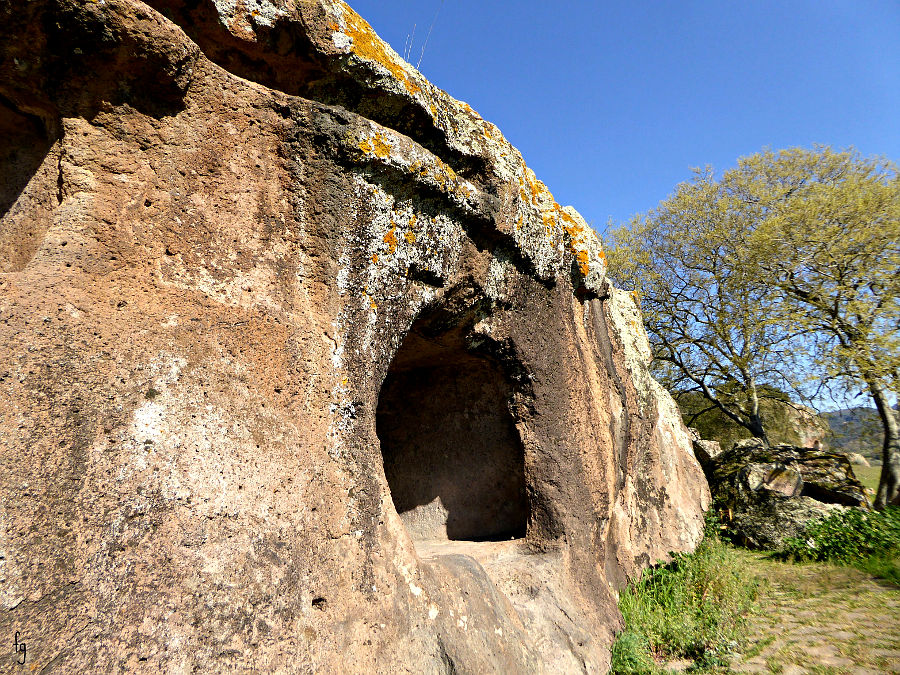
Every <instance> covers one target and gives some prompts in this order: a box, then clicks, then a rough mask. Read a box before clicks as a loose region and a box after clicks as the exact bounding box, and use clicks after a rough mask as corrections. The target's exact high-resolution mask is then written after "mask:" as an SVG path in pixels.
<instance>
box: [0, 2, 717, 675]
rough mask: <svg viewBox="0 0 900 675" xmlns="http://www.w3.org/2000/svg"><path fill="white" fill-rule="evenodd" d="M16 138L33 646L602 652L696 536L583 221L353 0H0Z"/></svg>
mask: <svg viewBox="0 0 900 675" xmlns="http://www.w3.org/2000/svg"><path fill="white" fill-rule="evenodd" d="M0 141H2V142H0V173H2V175H3V176H4V183H3V186H2V191H0V344H2V358H0V443H2V456H0V471H2V474H0V475H2V484H0V490H2V501H0V519H2V522H0V525H2V527H0V553H2V556H0V603H2V611H0V633H2V634H4V635H12V634H13V632H14V631H19V632H20V635H21V636H22V639H23V640H25V641H26V642H27V643H28V658H29V659H30V661H29V662H30V663H31V664H32V666H31V668H32V670H35V671H37V670H40V669H41V668H47V671H48V672H49V671H52V672H73V673H75V672H77V673H81V672H116V671H122V670H142V671H148V672H152V671H164V672H195V671H200V672H234V671H236V670H247V671H254V672H257V671H272V670H275V671H279V672H307V671H319V672H385V673H388V672H390V673H394V672H425V673H427V672H460V673H476V672H477V673H483V672H577V671H585V672H602V671H604V670H605V669H606V667H607V664H608V658H609V656H608V647H609V645H610V643H611V641H612V638H613V634H614V631H615V630H616V629H617V628H618V626H619V622H620V619H619V615H618V612H617V609H616V607H615V589H616V588H618V587H620V586H621V585H622V584H623V583H624V582H625V581H626V579H627V578H628V577H629V576H631V575H633V574H635V573H636V572H637V571H638V570H639V569H640V568H641V567H642V566H643V565H646V564H648V563H650V562H653V561H655V560H658V559H662V558H665V557H666V556H667V554H668V553H669V552H670V551H684V550H689V549H691V548H692V547H693V546H694V545H695V544H696V542H697V541H698V540H699V538H700V536H701V533H702V529H703V527H702V510H703V509H704V508H705V507H706V505H707V501H708V492H707V488H706V483H705V480H704V478H703V476H702V473H701V471H700V469H699V466H698V464H697V462H696V460H695V459H694V457H693V455H692V454H691V440H690V438H689V437H688V435H687V433H686V431H685V429H684V427H683V426H682V423H681V421H680V418H679V415H678V411H677V409H676V407H675V405H674V402H673V401H672V400H671V398H670V397H669V396H668V395H667V394H666V393H665V392H664V391H663V390H662V389H661V388H660V387H659V385H657V384H656V383H655V382H654V381H653V380H652V379H651V378H650V376H649V373H648V371H647V361H648V359H649V348H648V346H647V343H646V336H645V335H644V333H643V330H642V327H641V323H640V315H639V313H638V310H637V308H636V307H635V305H634V303H633V301H632V299H631V298H630V296H629V295H628V294H625V293H621V292H619V291H617V290H615V289H613V288H610V287H609V286H608V285H607V283H606V282H605V275H604V271H605V270H604V263H603V255H602V249H601V247H600V244H599V242H598V241H597V239H596V237H595V235H594V234H593V233H592V232H591V230H590V229H589V228H588V227H587V226H586V225H585V223H584V221H583V220H582V219H581V217H580V216H579V215H578V214H577V213H576V212H575V211H574V210H573V209H571V208H568V207H566V208H563V207H560V206H559V205H558V204H557V203H556V202H555V201H554V200H553V197H552V195H551V194H550V192H549V191H548V190H547V189H546V187H545V186H544V185H543V184H542V183H540V182H539V181H538V180H537V179H536V178H535V176H534V174H533V173H532V172H531V171H530V170H529V169H528V168H527V167H526V166H525V164H524V162H523V161H522V158H521V155H520V154H519V153H518V152H517V151H516V150H515V149H514V148H513V147H512V146H510V145H509V144H508V143H507V142H506V140H505V139H504V138H503V136H502V135H501V134H500V132H499V131H498V130H497V129H496V127H494V126H493V125H491V124H489V123H487V122H485V121H483V120H482V119H481V118H480V117H479V116H478V115H477V114H476V113H475V112H474V111H473V110H472V109H471V108H469V107H468V106H467V105H465V104H464V103H460V102H458V101H455V100H453V99H452V98H450V97H449V96H447V94H445V93H444V92H442V91H440V90H439V89H437V88H435V87H434V86H432V85H431V84H430V83H428V82H427V81H426V80H424V79H423V78H422V77H421V75H419V74H418V73H417V72H416V71H415V70H413V69H412V68H411V67H410V66H408V65H407V64H405V63H404V62H403V61H402V60H401V59H400V58H399V57H398V56H397V55H396V54H395V53H394V52H393V51H392V50H391V49H390V47H388V46H387V45H386V44H384V43H383V42H382V41H381V40H379V39H378V37H377V36H376V35H375V34H374V33H373V32H372V31H371V29H370V28H369V27H368V25H367V24H366V23H365V22H364V21H363V20H362V19H361V18H360V17H359V16H357V15H356V14H355V13H354V12H353V11H352V10H351V9H350V8H349V7H347V6H346V5H344V4H343V3H341V2H336V1H332V0H318V1H311V0H304V1H298V2H294V0H290V1H287V0H256V1H255V2H252V3H251V2H245V1H244V0H233V1H231V2H219V1H218V0H216V1H213V0H199V1H192V2H183V3H182V2H178V1H176V0H152V1H151V2H147V3H144V2H139V1H138V0H100V1H98V2H84V0H32V1H31V2H27V3H8V2H7V3H2V4H0ZM4 658H5V657H4Z"/></svg>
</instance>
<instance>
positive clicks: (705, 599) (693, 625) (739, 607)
mask: <svg viewBox="0 0 900 675" xmlns="http://www.w3.org/2000/svg"><path fill="white" fill-rule="evenodd" d="M672 557H673V560H672V562H670V563H668V564H666V565H661V566H657V567H654V568H651V569H649V570H646V571H645V572H644V573H643V574H642V576H641V578H640V579H638V580H637V581H635V582H633V583H632V584H630V585H629V586H628V587H627V588H626V589H625V590H624V591H623V592H622V594H621V595H620V597H619V609H620V610H621V612H622V616H623V617H624V619H625V630H624V631H623V632H622V633H621V634H620V635H619V637H618V639H617V640H616V643H615V644H614V645H613V649H612V672H613V673H633V674H652V673H657V672H661V670H660V669H659V667H658V666H657V665H656V662H657V660H664V659H691V660H693V661H694V667H695V668H703V667H713V666H717V665H725V664H726V663H727V660H728V657H729V655H730V654H732V653H734V652H736V651H738V650H739V649H740V647H741V646H742V645H743V643H744V641H745V639H746V631H745V626H746V617H747V615H748V614H749V612H750V610H751V608H752V606H753V603H754V601H755V600H756V597H757V594H758V590H759V582H758V580H757V579H756V578H749V579H748V578H747V573H746V570H744V569H742V566H741V563H740V560H739V558H738V556H737V555H736V554H735V551H734V549H733V548H732V547H730V546H729V545H727V544H725V543H723V542H722V541H720V540H719V538H718V536H717V535H716V534H715V523H713V522H710V523H709V525H708V527H707V535H706V537H705V539H704V540H703V542H702V543H701V544H700V546H699V547H698V548H697V550H696V551H695V552H694V553H690V554H673V556H672Z"/></svg>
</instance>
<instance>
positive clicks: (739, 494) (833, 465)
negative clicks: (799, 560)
mask: <svg viewBox="0 0 900 675" xmlns="http://www.w3.org/2000/svg"><path fill="white" fill-rule="evenodd" d="M703 468H704V471H705V472H706V476H707V478H708V479H709V486H710V490H711V491H712V495H713V503H714V504H715V507H716V509H717V511H718V513H719V516H720V518H722V520H723V521H724V525H725V526H726V529H727V531H728V534H729V535H730V537H731V538H732V539H735V540H737V541H739V542H740V543H742V544H744V545H746V546H750V547H753V548H762V549H777V548H779V547H780V546H781V545H782V543H783V542H784V540H785V538H787V537H798V536H801V535H802V534H803V530H804V528H805V526H806V524H807V522H809V521H810V520H812V519H814V518H818V517H821V516H825V515H828V514H829V513H831V512H832V511H834V510H835V509H840V508H846V507H859V508H865V509H868V508H870V504H869V499H868V497H867V496H866V493H865V488H863V486H862V484H861V483H860V482H859V481H858V480H857V479H856V476H855V475H854V474H853V469H852V468H851V466H850V462H849V461H848V460H847V457H846V455H844V454H843V453H839V452H829V451H825V450H818V449H813V448H798V447H795V446H790V445H778V446H775V447H771V448H767V447H765V446H764V445H763V444H762V441H760V440H759V439H750V440H746V441H741V442H738V443H735V444H734V447H733V448H732V449H731V450H728V451H727V452H724V453H722V454H720V455H718V456H716V457H713V458H711V459H710V460H708V461H704V463H703Z"/></svg>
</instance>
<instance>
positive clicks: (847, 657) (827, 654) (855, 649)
mask: <svg viewBox="0 0 900 675" xmlns="http://www.w3.org/2000/svg"><path fill="white" fill-rule="evenodd" d="M739 554H740V555H741V556H743V557H745V558H746V560H747V570H748V574H753V573H755V574H758V575H759V576H760V577H762V579H763V580H764V582H763V589H762V593H761V597H760V601H759V607H758V609H757V611H756V613H755V614H754V616H753V617H752V618H751V624H750V634H751V646H750V648H749V649H748V651H747V652H746V653H745V654H744V655H743V656H741V657H738V658H735V659H734V660H733V662H732V664H731V668H732V672H740V673H782V674H783V675H796V674H798V673H818V674H821V675H826V674H828V675H831V674H835V675H837V674H838V673H852V674H854V675H868V674H870V673H900V588H898V587H896V586H893V585H890V584H888V583H886V582H882V581H880V580H878V579H873V578H872V577H871V576H869V575H867V574H864V573H862V572H858V571H857V570H854V569H850V568H845V567H833V566H830V565H823V564H818V563H811V564H802V565H798V564H791V563H781V562H777V561H773V560H767V559H766V557H765V556H764V555H763V554H759V553H751V552H746V551H740V552H739Z"/></svg>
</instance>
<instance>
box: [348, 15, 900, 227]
mask: <svg viewBox="0 0 900 675" xmlns="http://www.w3.org/2000/svg"><path fill="white" fill-rule="evenodd" d="M349 2H350V4H351V6H352V7H353V8H354V9H355V10H356V11H357V12H359V14H361V15H362V16H363V17H364V18H365V19H366V20H367V21H368V22H369V23H370V24H371V25H372V26H373V28H374V29H375V30H376V32H378V34H379V35H381V37H382V38H383V39H385V40H387V41H388V42H389V43H390V44H391V46H392V47H394V49H395V50H396V51H397V52H398V53H400V54H401V55H403V53H404V51H405V49H406V47H405V45H406V43H407V40H408V38H409V37H410V36H411V34H412V31H413V26H414V25H415V38H414V41H413V46H412V49H411V50H410V58H409V59H408V60H409V61H410V62H411V63H412V64H413V65H416V63H417V62H418V61H419V58H420V55H421V50H422V46H423V42H424V40H425V36H426V35H427V33H428V29H429V26H430V25H431V24H432V21H433V20H434V17H435V14H436V13H437V12H438V10H439V14H438V16H437V20H436V21H434V28H433V30H432V32H431V36H430V38H429V40H428V44H427V47H426V49H425V53H424V56H423V57H422V60H421V66H420V70H421V71H422V73H423V74H424V75H425V76H426V77H428V79H429V80H431V81H432V82H433V83H434V84H436V85H437V86H439V87H441V88H442V89H444V90H445V91H447V92H448V93H450V94H451V95H452V96H454V97H456V98H458V99H462V100H464V101H466V102H468V103H469V104H470V105H471V106H472V107H473V108H475V109H476V110H477V111H478V112H479V113H480V114H481V115H482V117H484V118H485V119H488V120H490V121H491V122H493V123H495V124H496V125H497V126H499V127H500V129H501V131H502V132H503V133H504V135H505V136H506V137H507V138H508V139H509V140H510V142H512V144H513V145H515V146H516V147H517V148H519V150H520V151H521V152H522V154H523V155H524V157H525V161H526V162H527V163H528V165H529V166H530V167H531V168H532V169H534V171H535V172H536V173H537V175H538V178H540V179H541V180H543V181H544V182H545V183H547V186H548V187H549V188H550V190H551V191H552V192H553V193H554V195H555V197H556V199H557V201H559V202H560V203H561V204H571V205H573V206H575V208H576V209H578V210H579V211H580V212H581V214H582V215H583V216H584V217H585V218H586V219H587V220H588V221H589V222H591V223H592V224H593V225H594V227H595V228H596V229H597V230H599V231H602V230H603V228H604V227H605V226H606V222H607V220H608V219H609V218H610V217H611V218H613V219H615V220H618V221H621V220H625V219H627V218H628V217H629V216H630V215H631V214H633V213H638V212H644V211H647V210H648V209H650V208H652V207H654V206H656V204H658V203H659V201H660V200H662V199H664V198H665V197H666V196H667V195H669V194H670V193H671V191H672V189H673V188H674V187H675V185H676V184H677V183H678V182H680V181H682V180H687V179H688V178H689V177H690V169H691V167H695V166H704V165H706V164H711V165H712V166H714V167H715V168H716V169H717V170H719V171H720V170H722V169H727V168H729V167H731V166H734V164H735V161H736V160H737V158H738V157H740V156H742V155H746V154H750V153H753V152H756V151H758V150H761V149H763V148H764V147H766V146H768V147H771V148H773V149H777V148H782V147H788V146H793V145H804V146H811V145H812V144H814V143H822V144H830V145H833V146H836V147H846V146H849V145H853V146H855V147H856V148H858V149H859V150H860V151H861V152H862V153H864V154H866V155H875V154H878V155H885V156H887V157H888V158H890V159H892V160H894V161H900V0H777V1H776V0H749V1H747V2H733V1H727V0H719V1H717V2H713V1H712V0H704V1H699V0H679V1H676V0H654V1H650V0H645V1H643V2H588V1H587V0H574V1H571V2H552V1H549V2H548V1H547V0H443V2H442V0H349Z"/></svg>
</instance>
